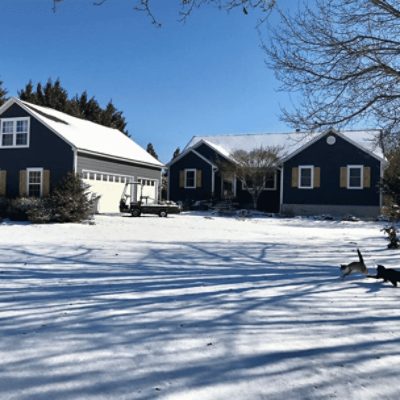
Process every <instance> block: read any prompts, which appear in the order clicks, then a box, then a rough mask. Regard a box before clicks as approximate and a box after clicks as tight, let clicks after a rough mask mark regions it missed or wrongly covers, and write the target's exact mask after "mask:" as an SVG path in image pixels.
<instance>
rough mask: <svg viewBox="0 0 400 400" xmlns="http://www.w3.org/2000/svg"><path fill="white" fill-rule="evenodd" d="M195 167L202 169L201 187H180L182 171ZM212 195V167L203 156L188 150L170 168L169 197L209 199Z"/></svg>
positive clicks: (192, 199)
mask: <svg viewBox="0 0 400 400" xmlns="http://www.w3.org/2000/svg"><path fill="white" fill-rule="evenodd" d="M189 168H195V169H198V170H201V171H202V183H201V187H200V188H195V189H185V188H180V187H179V174H180V171H182V170H185V169H189ZM211 197H212V167H211V165H210V164H209V163H207V162H206V161H204V160H203V159H202V158H200V157H199V156H197V155H196V154H194V153H193V152H191V151H190V152H188V153H187V154H186V155H185V156H183V157H182V158H181V159H180V160H178V161H177V162H175V163H174V164H172V165H171V166H170V168H169V198H170V200H174V201H183V202H186V201H196V200H209V199H211Z"/></svg>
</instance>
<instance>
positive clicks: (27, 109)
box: [13, 97, 77, 150]
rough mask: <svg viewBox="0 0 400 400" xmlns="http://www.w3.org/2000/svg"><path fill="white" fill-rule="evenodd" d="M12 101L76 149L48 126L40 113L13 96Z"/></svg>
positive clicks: (75, 148) (74, 147)
mask: <svg viewBox="0 0 400 400" xmlns="http://www.w3.org/2000/svg"><path fill="white" fill-rule="evenodd" d="M13 99H14V103H15V104H18V105H19V106H20V107H21V108H22V109H23V110H25V111H26V112H27V113H28V114H29V115H31V116H32V117H33V118H35V119H36V120H38V121H39V122H40V123H41V124H42V125H44V126H45V127H46V128H47V129H49V130H50V131H51V132H53V133H55V134H56V135H57V136H58V137H59V138H60V139H62V140H63V141H64V142H65V143H68V144H69V145H70V146H71V147H72V149H73V150H77V147H76V146H75V145H74V144H73V143H71V142H70V141H68V140H66V139H65V137H63V136H61V135H60V134H59V133H58V132H57V131H56V130H55V129H53V128H52V127H51V126H49V125H48V124H47V123H46V122H45V121H43V119H42V118H40V114H39V115H38V114H36V113H35V111H33V110H31V109H30V108H29V107H27V106H26V105H25V104H24V103H22V102H21V101H20V100H19V99H17V98H15V97H13Z"/></svg>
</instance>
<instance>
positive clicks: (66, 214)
mask: <svg viewBox="0 0 400 400" xmlns="http://www.w3.org/2000/svg"><path fill="white" fill-rule="evenodd" d="M46 203H47V204H48V206H47V207H48V208H49V209H50V211H51V214H52V217H51V219H52V221H54V222H81V221H84V220H86V219H88V218H89V217H91V215H92V212H93V211H92V210H93V206H92V202H91V200H89V198H88V196H87V194H86V187H85V185H84V183H83V182H82V180H81V178H80V177H79V176H77V175H75V174H73V173H69V174H68V175H66V177H65V178H64V179H63V180H62V181H61V182H60V184H59V185H58V186H57V188H56V189H55V190H54V191H53V192H52V193H51V195H50V196H49V197H48V199H47V201H46Z"/></svg>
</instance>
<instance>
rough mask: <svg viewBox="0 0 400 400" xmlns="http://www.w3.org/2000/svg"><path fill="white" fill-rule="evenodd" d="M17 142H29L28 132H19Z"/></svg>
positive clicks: (22, 143) (20, 143)
mask: <svg viewBox="0 0 400 400" xmlns="http://www.w3.org/2000/svg"><path fill="white" fill-rule="evenodd" d="M16 144H17V145H19V146H24V145H26V144H28V134H27V133H17V138H16Z"/></svg>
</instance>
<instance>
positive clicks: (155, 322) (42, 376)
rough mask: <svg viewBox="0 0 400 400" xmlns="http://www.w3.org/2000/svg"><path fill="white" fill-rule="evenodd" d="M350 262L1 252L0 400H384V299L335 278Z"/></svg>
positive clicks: (393, 336) (173, 247)
mask: <svg viewBox="0 0 400 400" xmlns="http://www.w3.org/2000/svg"><path fill="white" fill-rule="evenodd" d="M33 249H34V250H33ZM351 251H352V248H351V247H349V249H346V252H345V253H346V254H344V251H343V248H342V247H341V246H340V245H339V244H336V245H335V244H333V245H330V246H329V249H327V250H325V249H319V250H318V251H315V252H314V254H313V255H310V246H309V245H308V244H304V245H298V246H296V248H294V249H291V250H290V252H288V249H287V244H286V243H283V242H277V243H265V242H241V241H236V242H217V243H212V242H185V241H182V242H170V243H165V242H145V241H141V242H139V243H132V242H131V241H129V240H126V241H122V242H120V243H119V245H118V248H116V247H115V243H112V244H109V245H107V244H105V245H104V247H101V248H96V247H94V246H85V245H81V246H67V245H65V246H58V247H49V246H45V245H38V246H36V247H35V248H34V247H33V246H29V247H24V246H18V245H16V246H14V247H13V248H8V247H2V248H0V254H1V256H0V265H1V272H2V273H1V274H0V279H1V281H2V290H1V292H0V335H1V342H0V356H1V357H2V360H3V362H2V364H1V366H0V371H1V374H0V398H17V399H19V400H28V399H29V400H32V399H50V398H51V399H76V398H84V399H90V398H96V399H102V398H107V399H108V398H115V399H118V398H129V399H151V398H182V399H184V398H190V396H192V397H194V398H227V397H233V398H257V399H258V398H263V397H264V398H268V399H281V398H283V397H284V396H287V397H289V398H291V394H293V393H296V398H310V399H312V398H315V399H321V398H330V397H337V398H356V397H358V394H359V393H362V392H363V391H364V390H366V391H367V390H374V391H376V390H378V391H379V392H380V393H381V396H382V398H391V396H392V394H393V392H392V387H393V385H391V384H389V382H390V381H391V379H394V378H395V377H396V376H397V374H398V372H399V365H400V349H399V348H398V343H399V339H400V333H399V331H398V325H399V322H400V312H399V311H398V307H397V292H395V291H393V290H390V288H386V287H385V288H384V287H382V285H380V284H378V283H377V282H375V281H372V282H370V281H369V280H366V279H362V278H358V277H351V278H350V279H348V280H346V281H343V280H340V278H339V264H340V262H341V259H342V258H343V257H344V255H346V256H347V253H350V254H352V253H351ZM371 251H374V249H372V250H371ZM375 254H377V253H376V252H375ZM377 257H379V255H377ZM384 289H385V290H384ZM386 289H389V290H386ZM360 366H362V368H361V367H360ZM354 369H356V370H357V375H356V376H354V373H353V372H352V371H353V370H354ZM372 378H373V381H371V379H372ZM377 388H378V389H377ZM216 390H217V392H218V390H220V392H218V393H219V394H215V393H217V392H215V391H216ZM208 391H209V392H208ZM214 394H215V397H214ZM385 396H386V397H385Z"/></svg>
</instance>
